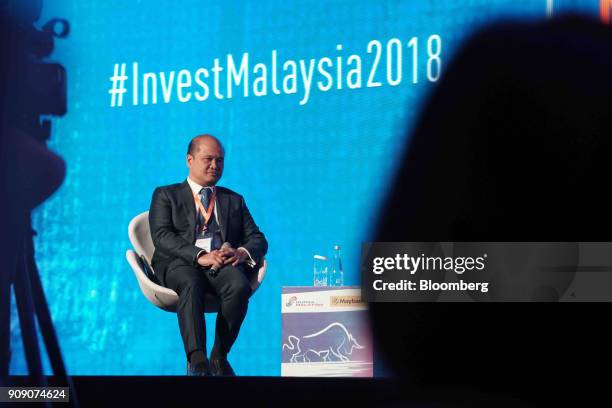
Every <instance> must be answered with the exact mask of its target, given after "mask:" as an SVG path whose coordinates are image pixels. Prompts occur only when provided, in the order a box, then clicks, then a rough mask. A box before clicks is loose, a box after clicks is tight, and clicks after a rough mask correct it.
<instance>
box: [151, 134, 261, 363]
mask: <svg viewBox="0 0 612 408" xmlns="http://www.w3.org/2000/svg"><path fill="white" fill-rule="evenodd" d="M224 156H225V151H224V149H223V146H222V145H221V142H220V141H219V140H218V139H217V138H215V137H214V136H211V135H202V136H196V137H194V138H193V139H192V140H191V142H190V143H189V147H188V151H187V167H188V168H189V177H188V178H187V180H186V181H184V182H182V183H178V184H172V185H169V186H164V187H158V188H157V189H155V192H154V193H153V199H152V201H151V209H150V211H149V223H150V226H151V237H152V239H153V244H154V245H155V253H154V254H153V260H152V266H153V268H154V269H155V273H156V274H158V275H159V276H160V280H161V282H162V284H163V285H164V286H166V287H168V288H170V289H172V290H174V291H175V292H177V293H178V295H179V303H178V306H177V315H178V320H179V327H180V330H181V336H182V338H183V344H184V346H185V353H186V354H187V374H188V375H209V374H212V375H235V374H234V371H233V369H232V367H231V366H230V364H229V362H228V361H227V354H228V353H229V351H230V349H231V347H232V344H233V343H234V341H235V340H236V337H237V336H238V332H239V331H240V326H241V324H242V321H243V320H244V317H245V315H246V311H247V305H248V300H249V296H250V295H251V287H250V284H249V279H248V277H247V275H248V274H249V273H253V272H255V271H256V270H257V269H256V268H257V267H258V265H259V263H260V262H261V261H262V258H263V256H264V255H265V254H266V251H267V249H268V243H267V241H266V238H265V237H264V235H263V233H262V232H261V231H260V230H259V228H258V227H257V225H256V224H255V222H254V221H253V218H252V217H251V214H250V212H249V210H248V208H247V206H246V204H245V202H244V198H243V197H242V196H241V195H239V194H237V193H235V192H233V191H231V190H229V189H227V188H224V187H218V186H216V184H217V182H218V181H219V179H220V178H221V176H222V174H223V165H224V162H223V161H224ZM206 291H213V292H215V293H216V294H217V295H218V296H219V299H220V307H219V313H218V315H217V322H216V329H215V342H214V346H213V349H212V351H211V355H210V360H209V359H208V358H207V357H206V326H205V320H204V294H205V292H206Z"/></svg>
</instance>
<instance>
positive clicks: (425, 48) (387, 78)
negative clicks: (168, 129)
mask: <svg viewBox="0 0 612 408" xmlns="http://www.w3.org/2000/svg"><path fill="white" fill-rule="evenodd" d="M421 48H422V49H421ZM365 53H366V55H365V56H361V55H359V54H350V55H348V53H347V54H345V52H344V51H343V45H342V44H337V45H336V47H335V53H334V55H333V56H325V57H320V58H309V59H299V60H296V59H287V58H282V56H281V55H279V52H278V51H277V50H272V51H271V52H270V54H269V55H268V57H267V58H266V59H258V60H256V59H255V58H253V57H251V55H250V54H249V53H248V52H244V53H242V54H241V55H240V56H239V57H234V55H233V54H227V55H226V56H225V58H214V59H213V61H212V63H211V64H210V65H209V66H208V67H198V68H196V69H194V70H190V69H180V70H171V71H161V72H145V71H146V70H144V69H143V67H142V66H141V63H139V62H137V61H135V62H132V63H131V70H130V69H128V64H127V63H115V64H114V66H113V75H112V76H111V77H110V81H111V87H110V89H109V91H108V93H109V94H110V96H111V100H110V106H111V107H113V108H114V107H121V106H124V103H125V104H126V105H132V106H138V105H150V104H152V105H155V104H157V103H171V102H175V101H176V102H180V103H186V102H190V101H195V102H205V101H207V100H209V99H213V98H214V99H232V98H235V97H249V96H255V97H261V96H267V95H281V94H287V95H290V94H296V95H298V97H299V104H300V105H305V104H306V103H308V101H309V100H310V97H311V94H312V91H313V90H316V91H319V92H328V91H332V90H353V89H360V88H364V87H366V88H376V87H381V86H385V85H389V86H398V85H400V84H401V83H402V81H403V79H404V75H407V76H409V77H410V81H411V83H412V84H416V83H418V82H419V80H427V81H430V82H435V81H437V80H438V78H439V77H440V70H441V65H442V59H441V53H442V39H441V38H440V36H439V35H437V34H433V35H430V36H429V37H428V38H427V40H426V41H424V44H423V45H420V43H419V38H418V37H412V38H411V39H410V40H409V41H407V42H402V41H401V40H400V39H398V38H392V39H390V40H388V41H387V42H385V43H383V42H381V41H379V40H372V41H370V42H368V44H367V46H366V47H365ZM419 56H421V60H419ZM423 56H424V57H423ZM128 94H130V95H129V96H131V97H128V98H126V100H124V96H128Z"/></svg>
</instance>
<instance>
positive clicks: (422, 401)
mask: <svg viewBox="0 0 612 408" xmlns="http://www.w3.org/2000/svg"><path fill="white" fill-rule="evenodd" d="M72 381H73V384H74V386H75V389H76V393H77V396H78V400H79V405H80V407H123V406H133V407H158V406H161V407H171V408H174V407H190V406H200V407H214V408H216V407H249V408H259V407H264V408H267V407H277V406H278V407H286V408H294V407H312V408H318V407H338V408H340V407H350V408H353V407H383V408H387V407H388V408H396V407H428V408H429V407H474V406H486V407H515V406H521V407H522V406H535V405H530V404H527V403H526V402H525V401H520V400H517V399H514V398H508V397H506V396H499V395H488V394H482V393H476V392H472V391H466V390H460V389H434V388H429V389H422V388H420V389H416V388H414V387H409V386H406V385H405V384H402V383H400V382H399V381H396V380H394V379H392V378H297V377H234V378H230V377H185V376H173V377H155V376H146V377H129V376H75V377H72ZM48 382H49V386H64V385H65V381H60V380H58V379H57V378H54V377H49V378H48ZM8 383H9V384H10V385H14V386H31V384H30V382H29V380H28V377H22V376H12V377H10V378H9V379H8ZM0 405H2V404H0ZM14 405H15V406H16V407H23V406H25V405H26V404H24V403H20V404H14ZM36 406H42V405H41V404H38V405H36ZM52 406H62V407H68V404H66V403H62V404H54V405H52Z"/></svg>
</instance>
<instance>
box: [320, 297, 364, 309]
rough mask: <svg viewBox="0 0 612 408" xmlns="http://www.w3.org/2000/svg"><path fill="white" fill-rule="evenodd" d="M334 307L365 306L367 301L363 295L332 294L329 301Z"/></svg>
mask: <svg viewBox="0 0 612 408" xmlns="http://www.w3.org/2000/svg"><path fill="white" fill-rule="evenodd" d="M329 304H330V306H332V307H346V306H355V307H363V306H365V303H364V302H363V298H362V297H361V296H332V297H331V298H330V302H329Z"/></svg>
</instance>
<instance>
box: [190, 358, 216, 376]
mask: <svg viewBox="0 0 612 408" xmlns="http://www.w3.org/2000/svg"><path fill="white" fill-rule="evenodd" d="M187 375H188V376H190V377H206V376H209V375H211V373H210V366H209V365H208V361H205V362H204V364H198V366H197V367H193V366H192V365H191V363H190V362H189V361H188V362H187Z"/></svg>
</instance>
